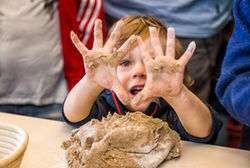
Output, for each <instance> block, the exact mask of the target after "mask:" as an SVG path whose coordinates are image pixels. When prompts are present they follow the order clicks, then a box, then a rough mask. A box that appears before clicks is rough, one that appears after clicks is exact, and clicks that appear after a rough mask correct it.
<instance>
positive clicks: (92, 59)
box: [71, 19, 136, 104]
mask: <svg viewBox="0 0 250 168" xmlns="http://www.w3.org/2000/svg"><path fill="white" fill-rule="evenodd" d="M122 24H123V23H122V22H118V23H117V25H116V27H115V28H114V31H113V32H112V33H111V35H110V38H109V39H108V41H107V42H106V44H105V45H103V34H102V22H101V20H99V19H97V20H96V22H95V27H94V44H93V49H92V50H89V49H87V47H86V46H85V45H84V44H83V43H82V42H81V41H80V40H79V38H78V37H77V35H76V34H75V33H74V32H71V39H72V41H73V43H74V45H75V46H76V48H77V49H78V51H79V52H80V53H81V54H82V56H83V60H84V67H85V71H86V75H87V78H88V80H89V81H90V82H94V83H96V84H98V85H100V86H101V87H103V88H107V89H109V90H113V91H114V92H115V93H116V95H117V97H118V98H119V99H120V101H121V102H122V103H124V104H128V103H129V102H130V98H129V96H128V94H127V93H126V91H125V89H124V88H123V87H122V86H121V84H120V82H119V80H118V78H117V75H116V67H117V64H118V63H119V61H120V60H121V59H122V58H123V57H124V56H125V55H126V53H127V52H128V50H129V49H130V48H131V47H132V46H133V44H134V42H135V41H136V37H135V36H131V37H130V38H129V39H128V40H127V41H126V42H125V43H124V44H123V45H122V46H121V47H120V48H119V49H116V48H115V46H116V44H117V42H118V40H119V37H120V32H121V26H122Z"/></svg>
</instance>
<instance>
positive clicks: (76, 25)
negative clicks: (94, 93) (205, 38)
mask: <svg viewBox="0 0 250 168" xmlns="http://www.w3.org/2000/svg"><path fill="white" fill-rule="evenodd" d="M58 9H59V17H60V29H61V40H62V50H63V57H64V74H65V79H66V81H67V83H68V89H69V90H71V89H72V88H73V87H74V86H75V84H76V83H77V82H78V81H79V80H80V79H81V78H82V77H83V76H84V74H85V70H84V65H83V59H82V56H81V54H80V53H79V52H78V50H77V49H76V48H75V46H74V44H73V43H72V41H71V39H70V31H71V30H73V31H74V32H75V33H76V34H77V35H78V37H80V39H81V40H82V42H83V43H84V44H85V45H86V46H87V47H88V48H89V49H91V48H92V45H93V41H94V37H93V28H94V23H95V20H96V19H97V18H99V19H101V20H102V22H103V36H104V39H105V26H104V25H105V23H104V15H103V1H102V0H58Z"/></svg>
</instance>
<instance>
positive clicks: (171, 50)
mask: <svg viewBox="0 0 250 168" xmlns="http://www.w3.org/2000/svg"><path fill="white" fill-rule="evenodd" d="M166 56H168V57H172V58H175V32H174V29H173V28H172V27H170V28H168V38H167V48H166Z"/></svg>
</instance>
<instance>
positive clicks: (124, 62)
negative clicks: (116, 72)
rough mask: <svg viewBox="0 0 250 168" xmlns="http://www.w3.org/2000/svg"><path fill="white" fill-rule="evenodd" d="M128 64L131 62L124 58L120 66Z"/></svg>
mask: <svg viewBox="0 0 250 168" xmlns="http://www.w3.org/2000/svg"><path fill="white" fill-rule="evenodd" d="M130 64H131V62H130V61H128V60H124V61H122V62H121V63H120V65H121V66H129V65H130Z"/></svg>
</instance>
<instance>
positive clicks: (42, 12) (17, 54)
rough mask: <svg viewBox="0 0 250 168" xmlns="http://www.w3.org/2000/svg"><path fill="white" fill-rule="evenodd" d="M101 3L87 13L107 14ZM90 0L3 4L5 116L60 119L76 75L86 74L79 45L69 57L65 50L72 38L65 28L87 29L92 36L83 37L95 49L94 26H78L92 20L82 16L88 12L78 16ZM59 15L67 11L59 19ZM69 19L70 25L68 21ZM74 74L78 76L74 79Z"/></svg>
mask: <svg viewBox="0 0 250 168" xmlns="http://www.w3.org/2000/svg"><path fill="white" fill-rule="evenodd" d="M97 1H98V0H97ZM97 1H94V2H95V3H94V4H91V5H92V9H91V10H90V9H88V11H89V12H90V13H91V14H92V13H96V11H97V15H95V18H97V17H100V16H101V15H99V13H101V12H102V10H99V9H98V10H96V9H97V8H94V7H95V6H97V3H96V2H97ZM88 2H89V1H87V0H86V1H80V0H79V1H68V2H66V1H65V3H63V2H62V1H60V0H59V1H57V0H13V1H8V0H1V5H0V23H1V24H0V83H1V84H0V111H1V112H9V113H13V114H22V115H27V116H34V117H42V118H48V119H55V120H60V119H61V104H62V102H63V100H64V99H65V97H66V95H67V93H68V90H69V89H70V88H72V87H73V85H74V84H75V83H77V82H78V81H77V78H75V76H77V75H78V76H81V77H82V76H83V75H84V68H83V63H82V57H81V56H80V55H79V54H78V53H77V51H76V52H75V51H74V50H76V49H75V48H74V47H72V48H70V50H71V53H70V52H69V48H67V46H65V44H66V43H65V39H66V38H68V39H70V34H69V32H67V31H65V29H66V28H68V29H78V31H76V32H79V33H80V32H82V33H83V32H85V31H86V30H88V37H86V35H85V34H84V35H82V38H84V37H85V44H87V46H91V45H92V43H91V36H92V33H93V31H92V27H93V25H89V22H88V21H87V23H86V24H85V26H87V27H88V29H86V30H85V29H84V28H82V27H80V26H79V25H80V22H81V21H82V20H84V19H85V20H86V19H87V20H88V19H89V17H90V15H86V16H88V17H86V18H85V17H83V12H84V11H80V12H79V10H80V9H82V8H83V7H84V6H87V5H88ZM98 2H99V1H98ZM101 2H102V1H101ZM58 3H59V7H60V8H58ZM83 4H85V5H83ZM100 5H101V6H100V7H99V8H102V3H100ZM80 6H81V7H82V8H81V7H80ZM58 9H60V10H58ZM60 12H68V13H63V15H60V14H59V13H60ZM59 16H60V17H59ZM77 16H79V17H80V18H77ZM62 17H63V18H62ZM69 17H70V18H71V19H72V20H71V22H69V21H68V20H67V19H68V18H69ZM77 26H78V27H77ZM79 29H80V30H79ZM66 33H68V34H66ZM74 53H77V54H74ZM78 55H79V56H78ZM72 62H73V63H75V64H80V65H79V66H80V67H79V66H76V65H74V66H71V64H72ZM73 67H74V68H75V69H72V68H73ZM64 73H65V75H64ZM73 73H74V74H77V75H75V76H73V75H69V74H73ZM81 77H79V79H80V78H81Z"/></svg>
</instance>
